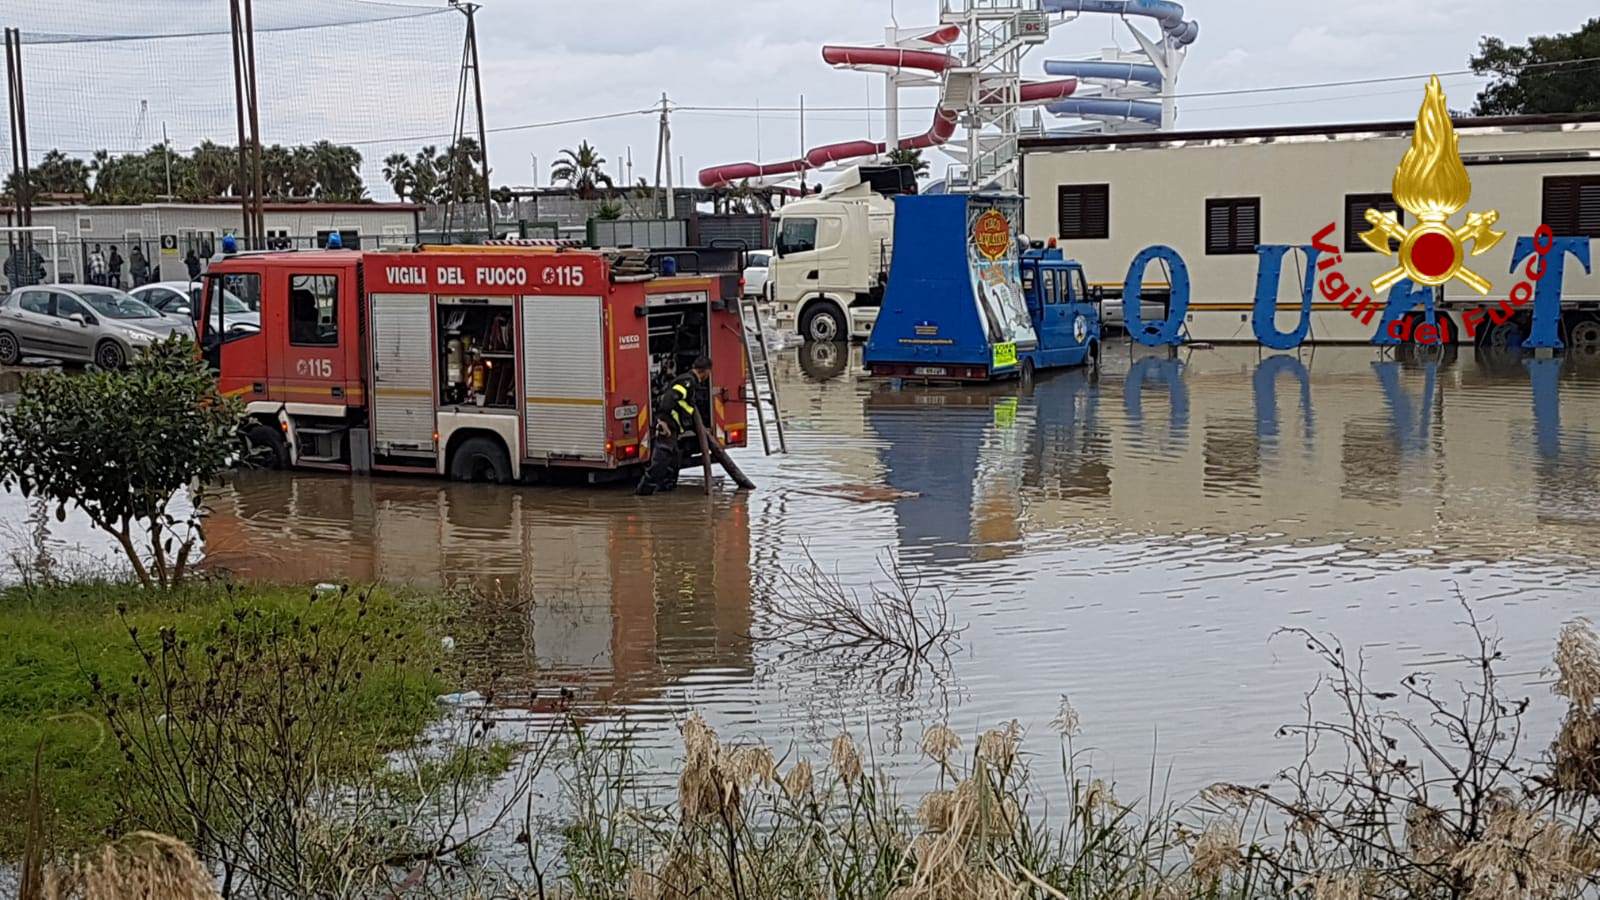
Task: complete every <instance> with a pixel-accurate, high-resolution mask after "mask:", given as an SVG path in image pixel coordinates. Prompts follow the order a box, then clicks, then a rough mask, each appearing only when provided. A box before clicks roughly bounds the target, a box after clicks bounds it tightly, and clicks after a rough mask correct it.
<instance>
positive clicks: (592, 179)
mask: <svg viewBox="0 0 1600 900" xmlns="http://www.w3.org/2000/svg"><path fill="white" fill-rule="evenodd" d="M561 156H562V157H563V158H561V159H558V160H556V161H555V164H554V165H552V166H551V167H550V177H551V178H553V179H555V180H556V181H561V182H564V183H566V185H567V187H570V188H572V189H573V190H575V191H577V193H578V197H579V198H580V199H583V200H592V199H594V197H595V195H596V194H598V193H599V190H598V188H599V186H600V185H605V186H606V187H608V188H612V187H615V186H616V185H615V184H614V183H613V182H612V181H611V176H610V175H607V174H606V172H605V165H606V158H605V157H603V156H601V155H600V153H599V151H597V150H595V148H593V147H591V146H589V142H588V141H583V142H581V143H579V144H578V149H576V150H563V151H561Z"/></svg>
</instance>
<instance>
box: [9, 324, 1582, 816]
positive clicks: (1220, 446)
mask: <svg viewBox="0 0 1600 900" xmlns="http://www.w3.org/2000/svg"><path fill="white" fill-rule="evenodd" d="M1106 355H1107V359H1106V361H1105V366H1104V369H1103V371H1102V372H1101V373H1099V374H1098V375H1092V374H1091V373H1088V372H1083V371H1071V372H1063V373H1060V374H1053V375H1048V376H1045V377H1042V378H1041V379H1040V381H1039V383H1038V384H1037V385H1035V386H1034V387H1033V388H1031V389H1023V388H1021V387H1019V386H1016V385H1010V386H1004V387H993V388H968V389H955V388H907V389H903V390H896V389H893V388H892V387H890V386H888V385H884V384H880V383H874V382H871V381H869V380H867V379H865V378H862V377H860V376H859V374H858V373H859V368H860V367H859V357H860V350H859V348H856V349H854V350H851V349H849V348H843V347H833V346H818V347H810V348H800V349H790V350H788V351H785V352H784V354H783V355H782V356H781V357H780V358H779V361H778V364H777V371H778V374H779V378H780V390H781V393H782V396H783V403H784V407H785V411H786V424H787V426H788V442H789V449H790V451H791V452H790V454H789V455H788V456H775V457H772V458H766V457H763V456H762V454H761V452H760V449H759V442H758V441H757V443H756V447H755V448H754V449H751V450H748V451H745V452H744V453H743V454H742V456H741V463H742V464H744V465H745V466H746V469H747V471H748V473H749V474H750V475H751V476H752V477H753V478H754V479H755V480H756V481H757V482H758V483H759V484H760V485H761V490H759V491H757V492H755V493H752V494H736V493H734V492H733V491H732V490H731V487H730V486H729V485H726V484H721V485H719V490H718V491H717V492H716V495H715V497H714V498H712V499H709V500H708V499H707V498H706V497H704V496H703V495H702V494H701V493H700V492H699V491H698V490H697V488H698V477H699V476H698V473H685V477H684V483H685V488H686V489H685V490H682V491H680V492H679V493H678V494H676V495H673V496H670V497H664V498H655V499H651V500H642V499H637V498H635V497H633V496H632V495H631V494H629V493H628V492H627V491H626V490H617V489H551V488H526V489H491V488H481V487H466V486H455V485H450V484H446V483H440V482H433V481H425V480H401V479H376V480H355V479H348V478H342V477H321V476H309V475H280V474H276V473H256V474H251V475H248V476H245V477H241V478H240V479H239V480H238V481H237V483H236V484H235V485H234V486H233V487H231V488H229V489H227V490H225V491H224V492H223V493H222V494H221V496H220V497H218V499H217V502H216V504H215V513H214V515H213V516H212V518H211V520H210V522H209V525H208V531H209V539H210V546H209V548H208V561H209V564H210V565H212V566H214V567H217V568H222V569H226V570H230V571H232V572H234V573H237V574H238V575H239V576H241V577H246V578H260V579H273V580H287V581H291V582H319V581H332V580H349V581H353V582H369V581H387V582H398V583H407V584H412V585H417V586H421V587H426V588H439V587H452V586H470V587H474V588H477V589H478V590H479V591H482V592H485V593H490V594H495V595H500V596H504V597H508V598H523V599H525V600H526V601H528V602H526V603H524V604H522V605H520V606H519V605H515V604H506V603H497V604H493V605H491V606H487V607H486V611H485V613H484V614H485V615H495V616H498V617H500V619H502V620H503V621H499V622H497V623H496V624H497V626H498V627H497V628H496V632H495V635H496V636H495V640H494V642H493V644H494V645H493V646H492V647H487V648H476V651H475V652H479V653H483V654H487V655H488V656H490V657H492V658H493V660H494V662H495V664H496V665H497V666H499V667H501V668H503V669H504V670H505V672H506V674H507V678H508V679H509V680H511V681H512V682H513V683H516V684H518V685H520V686H524V687H526V686H533V687H538V688H541V689H549V688H554V687H556V686H558V685H559V686H562V687H565V688H567V689H568V690H569V691H570V692H571V693H572V695H573V696H574V697H575V698H576V699H575V703H576V705H577V706H578V707H579V708H580V709H583V710H587V711H589V712H591V713H592V714H593V715H594V716H595V717H597V718H598V719H605V718H607V717H611V716H622V715H626V716H627V718H628V720H629V721H631V722H632V723H634V724H635V725H636V726H638V727H639V728H640V729H641V731H640V735H641V741H642V742H643V745H644V746H646V747H647V748H650V747H654V748H658V749H662V750H663V751H667V752H670V749H671V748H674V747H675V744H676V731H675V727H674V723H675V722H676V721H677V720H679V719H681V718H682V717H683V716H684V715H686V714H687V712H688V711H689V710H691V709H694V710H699V711H700V712H701V713H702V714H703V715H705V716H706V718H707V719H708V720H709V721H710V722H711V723H712V724H713V726H715V727H716V728H717V729H718V731H719V732H720V733H722V734H723V735H724V736H750V737H761V738H764V739H766V740H768V741H769V742H773V743H775V744H777V745H778V746H780V747H785V748H787V747H790V746H797V747H800V748H802V749H804V750H806V751H807V752H810V753H812V754H813V757H814V758H815V757H816V756H825V755H826V751H825V749H823V750H820V751H819V750H818V749H817V748H819V747H822V746H823V742H825V741H826V739H827V738H829V737H831V735H832V734H833V733H835V732H836V731H837V730H838V729H839V728H841V727H847V728H849V729H851V730H852V731H854V732H856V733H857V735H858V736H863V737H868V736H869V737H870V745H871V747H872V750H873V753H874V754H875V756H876V757H877V759H878V761H879V762H880V763H881V764H884V765H886V766H887V767H889V768H890V769H892V770H894V771H895V772H896V773H897V774H900V775H903V776H907V777H909V778H910V779H912V780H913V781H915V780H917V779H919V778H926V777H929V776H930V772H929V769H928V768H927V767H926V766H925V765H924V764H923V763H922V762H921V761H919V760H918V758H917V756H916V752H915V747H916V743H917V741H918V740H919V738H920V737H921V734H922V731H923V727H924V724H925V723H930V722H935V721H941V720H942V721H948V722H949V723H950V724H951V725H952V727H954V728H955V729H956V730H958V731H959V732H961V733H963V734H966V735H969V736H970V735H973V734H975V733H976V732H977V731H979V730H981V729H984V728H988V727H993V726H995V725H997V724H999V723H1001V722H1005V721H1009V720H1012V719H1016V720H1018V721H1019V722H1020V723H1021V724H1022V725H1023V726H1025V727H1026V728H1028V729H1029V732H1030V734H1031V737H1030V739H1029V741H1028V742H1026V743H1025V744H1024V746H1025V748H1031V749H1032V750H1033V751H1034V752H1036V753H1038V754H1039V756H1040V760H1041V763H1042V764H1044V765H1045V766H1046V768H1051V769H1053V768H1054V766H1055V764H1056V763H1055V760H1056V758H1057V757H1056V753H1057V751H1056V745H1055V743H1054V738H1053V737H1052V736H1051V735H1050V734H1049V725H1048V723H1049V722H1050V720H1051V719H1052V718H1053V717H1054V716H1055V715H1056V714H1057V709H1058V704H1059V702H1060V698H1061V696H1062V695H1063V694H1066V695H1070V698H1071V702H1072V704H1073V705H1074V706H1075V707H1076V708H1077V710H1078V711H1079V713H1080V715H1081V718H1082V722H1083V726H1082V734H1081V736H1080V737H1079V738H1078V739H1077V742H1076V746H1077V747H1078V748H1079V749H1084V748H1092V751H1093V754H1094V756H1093V760H1094V762H1095V764H1096V765H1097V767H1098V768H1099V769H1100V772H1099V774H1100V775H1102V777H1104V776H1112V777H1115V778H1116V779H1118V780H1119V781H1122V782H1124V783H1125V784H1132V785H1134V788H1133V790H1131V791H1130V792H1129V793H1132V794H1137V793H1139V792H1141V791H1142V789H1143V786H1144V785H1145V783H1146V779H1147V778H1148V776H1149V773H1150V771H1151V768H1152V765H1154V766H1155V767H1156V768H1157V770H1159V772H1160V773H1161V774H1160V776H1159V777H1160V779H1162V780H1170V783H1171V785H1172V790H1174V791H1175V792H1177V793H1180V794H1182V793H1184V792H1187V791H1188V790H1191V789H1193V788H1196V787H1199V786H1203V785H1205V784H1208V783H1211V782H1213V781H1216V780H1219V779H1229V780H1241V781H1256V782H1261V781H1265V780H1267V779H1268V778H1269V777H1270V776H1271V775H1272V773H1273V772H1274V771H1276V770H1277V769H1278V768H1280V767H1281V766H1283V765H1285V764H1288V763H1291V762H1293V761H1294V760H1295V759H1296V758H1297V757H1296V755H1295V750H1296V748H1295V746H1294V742H1293V741H1292V740H1289V739H1280V738H1277V737H1276V736H1275V733H1276V731H1277V729H1278V727H1279V726H1280V725H1282V724H1284V723H1286V722H1292V721H1296V720H1298V719H1300V718H1302V717H1303V713H1302V711H1301V710H1300V704H1301V701H1302V696H1303V694H1304V693H1305V691H1306V690H1308V689H1309V688H1311V687H1312V685H1313V682H1314V680H1315V675H1316V673H1317V668H1316V664H1315V661H1314V660H1312V659H1311V658H1310V657H1309V655H1308V654H1307V652H1306V650H1305V648H1304V644H1303V642H1302V641H1298V640H1295V639H1292V638H1284V637H1279V638H1277V639H1274V635H1275V634H1276V633H1277V632H1278V631H1279V630H1280V629H1282V628H1285V627H1301V628H1307V629H1312V630H1314V631H1318V632H1327V633H1332V634H1335V635H1338V636H1339V637H1340V638H1342V639H1343V641H1344V642H1345V644H1346V645H1347V646H1348V647H1350V648H1352V652H1353V650H1354V648H1356V647H1360V648H1362V649H1363V650H1364V651H1365V652H1366V654H1367V656H1368V657H1369V659H1370V660H1371V665H1372V668H1373V670H1374V671H1375V672H1376V673H1378V674H1379V675H1380V676H1381V677H1393V676H1395V675H1396V674H1397V673H1399V672H1401V671H1402V670H1409V669H1418V668H1422V669H1437V670H1439V671H1441V672H1443V673H1444V674H1446V675H1448V674H1450V667H1451V666H1452V665H1454V664H1453V663H1452V662H1451V661H1450V658H1449V655H1450V653H1452V652H1456V651H1459V650H1461V649H1462V648H1463V647H1464V646H1465V640H1464V638H1465V635H1464V634H1463V632H1462V630H1461V628H1460V626H1459V623H1460V622H1461V620H1462V619H1463V612H1462V609H1461V606H1460V600H1458V596H1459V597H1462V598H1465V599H1466V600H1467V601H1468V602H1470V603H1472V604H1473V605H1474V608H1475V610H1476V611H1477V612H1478V614H1479V615H1480V616H1483V617H1485V618H1488V619H1490V620H1491V622H1492V628H1493V629H1494V630H1496V631H1498V632H1499V633H1500V634H1501V635H1502V636H1503V638H1504V641H1505V643H1504V650H1505V652H1506V654H1507V655H1508V657H1509V663H1508V667H1507V670H1506V671H1508V672H1510V673H1511V674H1512V679H1511V680H1512V687H1511V690H1512V691H1513V692H1519V693H1526V694H1527V695H1528V696H1531V697H1533V698H1534V701H1535V704H1534V707H1533V710H1532V713H1531V715H1532V717H1533V719H1534V722H1533V725H1534V728H1533V732H1534V734H1535V736H1536V738H1537V739H1539V740H1542V739H1544V737H1546V736H1548V733H1549V731H1550V729H1551V727H1552V726H1553V724H1554V720H1555V716H1556V715H1557V714H1558V712H1559V708H1558V707H1557V705H1556V704H1555V702H1554V698H1552V697H1551V696H1550V694H1549V688H1548V679H1547V677H1546V676H1545V675H1544V674H1542V672H1541V669H1543V668H1544V667H1545V666H1547V665H1548V660H1549V657H1550V651H1551V649H1552V648H1553V646H1554V641H1555V637H1556V634H1557V632H1558V631H1559V629H1560V626H1561V624H1562V623H1563V622H1565V621H1568V620H1570V619H1571V618H1573V617H1574V616H1577V615H1582V614H1584V613H1586V612H1592V611H1593V610H1594V609H1595V596H1596V593H1597V588H1600V575H1597V574H1596V566H1595V560H1596V557H1597V555H1600V547H1597V544H1600V542H1597V538H1600V360H1593V359H1581V358H1579V359H1568V360H1560V359H1557V360H1550V361H1543V360H1518V359H1511V360H1498V361H1497V360H1489V359H1480V358H1478V357H1477V356H1476V355H1475V354H1474V353H1473V352H1471V351H1470V350H1463V351H1462V352H1461V353H1460V354H1459V355H1454V354H1453V355H1452V356H1451V357H1450V358H1448V359H1445V360H1443V361H1438V362H1417V361H1396V360H1394V359H1386V358H1383V357H1381V356H1380V355H1379V353H1378V351H1376V350H1374V349H1372V348H1328V347H1324V348H1319V349H1317V350H1316V351H1315V352H1314V353H1313V352H1311V351H1309V350H1308V351H1305V352H1303V353H1301V354H1300V355H1299V356H1298V357H1297V356H1293V355H1276V356H1273V355H1268V356H1263V355H1260V354H1258V353H1257V352H1256V350H1254V349H1253V348H1252V349H1243V348H1234V349H1228V348H1224V349H1215V350H1185V351H1181V352H1179V353H1178V354H1177V355H1176V356H1170V357H1169V356H1168V355H1167V354H1166V353H1165V352H1159V353H1150V352H1148V351H1143V350H1140V351H1131V350H1129V349H1128V348H1126V347H1113V348H1111V349H1108V351H1107V354H1106ZM45 512H46V511H44V510H36V509H31V508H30V507H29V505H28V504H26V503H25V502H23V501H22V500H20V499H19V498H16V497H5V496H0V520H4V521H6V522H8V523H10V525H9V529H8V530H9V532H10V533H9V538H8V539H9V540H10V542H11V544H12V548H11V549H12V552H13V553H15V554H20V555H21V556H23V557H25V558H29V559H34V560H40V559H51V558H57V557H60V556H61V555H63V554H64V553H67V552H68V551H73V550H74V548H77V551H78V552H86V553H89V554H90V555H91V556H92V555H93V554H94V553H95V552H103V550H104V548H103V546H101V545H98V544H97V543H96V541H97V539H96V538H95V537H94V536H93V535H92V533H91V532H89V531H88V530H87V529H86V528H84V527H83V525H82V524H81V523H80V522H77V520H76V519H73V518H70V517H69V520H68V521H67V522H66V523H64V524H61V525H57V524H55V523H54V521H53V519H52V518H50V517H49V516H48V515H46V514H45ZM6 537H7V536H5V535H0V538H6ZM808 556H809V557H810V558H812V559H814V560H815V561H816V563H817V564H818V565H820V566H821V567H822V568H823V569H825V570H827V571H829V572H836V573H837V575H838V576H839V577H840V578H841V579H842V580H843V581H844V582H845V583H846V584H849V585H852V586H855V587H857V588H858V589H862V590H864V589H866V587H867V586H868V585H870V584H879V585H883V584H886V582H887V579H886V576H885V574H884V569H885V568H886V567H888V566H890V565H898V566H900V567H902V568H903V569H904V570H905V571H906V572H907V573H908V574H909V575H910V576H911V577H913V578H915V579H916V580H917V581H918V583H919V585H920V588H921V590H922V591H923V592H924V597H928V596H932V595H933V594H934V593H935V592H942V594H943V595H944V596H946V597H947V598H948V602H949V604H950V609H951V611H952V615H953V617H954V618H955V620H956V621H957V623H958V624H960V625H961V626H964V628H965V630H964V631H963V632H962V633H961V635H960V636H959V638H958V641H957V647H958V649H957V650H956V651H955V652H954V654H953V656H952V657H951V658H950V660H949V661H948V664H947V665H941V666H938V667H936V671H935V672H934V673H932V674H928V675H925V676H924V677H923V678H921V679H919V680H916V681H914V682H911V683H906V682H903V681H900V680H898V679H893V678H889V679H885V678H879V677H875V676H874V675H873V674H872V672H871V670H870V669H867V668H864V667H863V666H861V665H860V664H859V661H857V660H854V659H852V658H849V657H843V656H837V655H820V656H809V655H804V654H800V655H796V654H792V653H790V654H785V653H783V652H782V651H781V649H780V648H779V647H777V646H775V645H773V644H770V643H766V642H763V641H760V640H757V639H753V638H752V634H753V633H758V632H759V631H760V629H761V627H762V623H763V622H765V621H767V618H766V616H765V614H764V610H765V609H766V608H767V604H769V603H781V602H783V598H782V592H781V590H780V591H775V590H774V589H773V588H772V585H773V584H774V582H776V581H780V580H781V576H782V574H783V573H784V572H786V571H793V570H794V568H795V567H796V566H799V565H801V564H803V563H804V562H805V560H806V559H807V557H808ZM489 610H494V612H490V611H489ZM1451 680H1453V679H1451ZM552 693H553V692H552V691H549V690H544V692H543V694H542V695H541V696H542V697H546V698H547V697H549V696H551V694H552ZM545 702H546V701H544V700H535V701H529V703H528V704H527V705H528V706H530V707H533V708H535V709H536V710H542V709H543V706H542V704H543V703H545ZM969 746H970V745H969Z"/></svg>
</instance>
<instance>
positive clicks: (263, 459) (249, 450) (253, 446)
mask: <svg viewBox="0 0 1600 900" xmlns="http://www.w3.org/2000/svg"><path fill="white" fill-rule="evenodd" d="M240 436H241V437H242V438H243V439H244V461H245V462H246V463H248V464H249V465H252V466H254V467H256V468H258V469H283V468H287V467H288V465H289V442H288V441H286V440H284V438H283V432H282V431H279V430H278V429H276V428H273V427H272V426H271V425H268V424H266V423H265V422H251V423H250V424H248V425H246V426H245V427H244V429H243V430H242V431H241V432H240Z"/></svg>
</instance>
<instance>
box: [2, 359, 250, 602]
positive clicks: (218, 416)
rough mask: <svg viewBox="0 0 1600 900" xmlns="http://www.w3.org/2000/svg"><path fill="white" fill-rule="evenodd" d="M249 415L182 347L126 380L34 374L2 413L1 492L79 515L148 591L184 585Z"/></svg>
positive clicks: (131, 371)
mask: <svg viewBox="0 0 1600 900" xmlns="http://www.w3.org/2000/svg"><path fill="white" fill-rule="evenodd" d="M242 416H243V407H242V406H241V405H240V403H239V401H238V400H236V399H227V398H224V397H222V396H221V395H219V394H218V393H217V385H216V380H215V379H214V378H213V377H212V375H211V373H210V372H209V371H208V370H207V369H206V365H205V363H204V362H203V361H202V360H201V359H200V357H199V354H197V353H196V352H195V347H194V344H193V342H191V341H189V340H188V339H186V338H182V337H174V338H171V339H169V340H167V341H164V342H161V343H159V344H156V345H154V346H153V347H151V348H150V349H149V350H147V351H145V352H144V353H143V354H142V355H140V356H139V357H137V358H136V359H135V360H134V362H133V364H132V366H131V367H130V368H128V369H127V370H125V371H120V372H110V371H94V372H90V373H87V374H81V375H66V374H62V373H57V372H45V373H39V374H35V375H30V376H28V377H27V378H25V379H24V380H23V383H22V390H21V392H20V394H19V395H18V397H17V403H16V406H15V407H14V408H13V409H11V410H10V411H8V412H0V487H3V488H6V489H11V488H15V489H17V490H19V491H21V493H22V495H23V496H25V497H41V498H44V499H45V500H47V501H49V502H50V503H53V504H55V506H56V517H57V518H65V517H66V511H67V508H68V506H75V507H77V508H78V509H81V510H82V511H83V513H84V514H85V515H86V516H88V518H89V521H91V522H93V523H94V524H95V526H96V527H97V528H100V529H101V530H103V531H105V532H106V533H108V534H110V535H111V536H112V537H113V538H115V539H116V541H117V544H118V545H119V546H120V547H121V548H122V552H123V554H124V555H125V556H126V557H127V559H128V564H129V565H130V566H131V567H132V568H133V571H134V575H135V576H137V577H138V579H139V582H140V584H142V585H144V586H145V587H147V588H148V587H158V586H159V587H161V588H163V589H166V588H171V587H175V586H176V585H178V584H180V583H182V581H183V578H184V576H185V575H186V574H187V573H188V569H189V562H190V559H191V558H192V556H193V554H194V551H195V549H196V548H197V547H198V546H199V544H200V542H201V540H202V539H203V531H202V516H203V514H204V511H205V491H206V489H207V488H208V487H209V486H210V485H211V484H213V483H214V482H215V481H216V480H217V477H218V476H219V475H220V474H221V473H222V472H223V471H224V470H225V469H226V468H227V467H228V466H229V465H230V464H231V463H232V462H233V460H234V459H235V458H236V456H237V454H238V450H239V436H238V427H239V423H240V421H241V418H242ZM191 486H192V490H191V496H190V498H189V502H188V503H187V504H184V503H175V502H174V498H175V497H176V495H177V494H178V492H179V491H182V490H184V489H185V488H190V487H191Z"/></svg>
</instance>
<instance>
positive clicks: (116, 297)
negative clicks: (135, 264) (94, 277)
mask: <svg viewBox="0 0 1600 900" xmlns="http://www.w3.org/2000/svg"><path fill="white" fill-rule="evenodd" d="M78 296H80V297H82V298H83V301H84V302H85V303H87V304H89V306H90V307H92V308H93V309H94V311H95V312H97V313H99V314H100V315H102V316H105V317H106V318H108V319H159V318H161V314H160V313H158V312H156V311H155V310H153V309H151V308H150V307H149V305H147V304H146V303H145V302H144V301H143V300H140V299H138V298H136V297H133V296H131V295H129V294H124V293H123V292H121V291H83V292H82V293H80V294H79V295H78Z"/></svg>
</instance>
